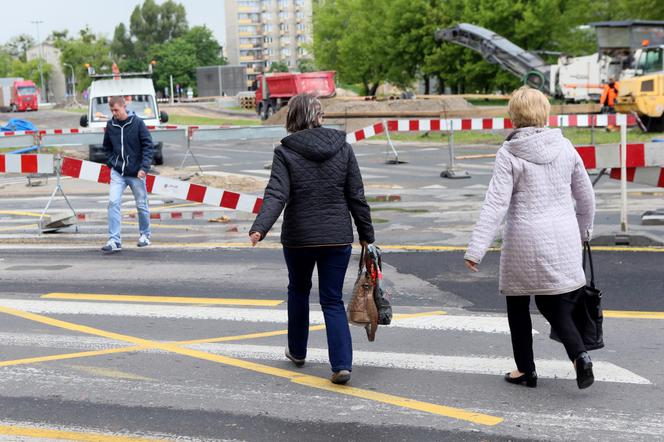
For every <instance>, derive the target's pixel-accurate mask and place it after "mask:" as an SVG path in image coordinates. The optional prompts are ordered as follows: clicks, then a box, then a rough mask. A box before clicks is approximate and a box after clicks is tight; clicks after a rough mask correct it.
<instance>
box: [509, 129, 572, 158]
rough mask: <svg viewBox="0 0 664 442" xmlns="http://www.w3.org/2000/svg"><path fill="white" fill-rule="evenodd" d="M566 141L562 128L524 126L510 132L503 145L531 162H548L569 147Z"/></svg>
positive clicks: (513, 153) (510, 151)
mask: <svg viewBox="0 0 664 442" xmlns="http://www.w3.org/2000/svg"><path fill="white" fill-rule="evenodd" d="M565 141H566V140H565V137H563V134H562V132H561V131H560V129H550V128H548V127H522V128H519V129H516V130H515V131H513V132H512V133H511V134H509V135H508V137H507V140H506V141H505V143H504V144H503V146H504V147H505V149H507V151H508V152H509V153H511V154H512V155H514V156H516V157H519V158H522V159H524V160H526V161H528V162H530V163H535V164H548V163H550V162H552V161H553V160H555V159H556V158H557V157H558V155H560V153H561V152H562V151H563V149H565V148H566V147H567V143H566V142H565Z"/></svg>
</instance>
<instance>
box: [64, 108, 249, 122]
mask: <svg viewBox="0 0 664 442" xmlns="http://www.w3.org/2000/svg"><path fill="white" fill-rule="evenodd" d="M62 110H64V111H65V112H71V113H75V114H85V113H86V112H87V109H86V108H75V107H70V108H64V109H62ZM233 110H236V109H233ZM237 110H242V109H241V108H240V107H238V108H237ZM247 114H248V115H254V114H255V113H254V112H247ZM167 124H181V125H185V126H205V125H210V126H258V125H260V124H261V122H260V120H257V119H248V118H213V117H197V116H191V115H178V114H171V113H169V114H168V123H167Z"/></svg>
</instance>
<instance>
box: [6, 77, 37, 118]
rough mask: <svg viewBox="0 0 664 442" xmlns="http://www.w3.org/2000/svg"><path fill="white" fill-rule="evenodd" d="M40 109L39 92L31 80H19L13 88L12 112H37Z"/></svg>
mask: <svg viewBox="0 0 664 442" xmlns="http://www.w3.org/2000/svg"><path fill="white" fill-rule="evenodd" d="M38 109H39V92H38V90H37V85H35V83H33V82H32V81H31V80H17V81H15V82H14V85H13V87H12V99H11V110H12V112H27V111H36V110H38Z"/></svg>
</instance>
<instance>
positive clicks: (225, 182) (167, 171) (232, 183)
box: [154, 166, 266, 193]
mask: <svg viewBox="0 0 664 442" xmlns="http://www.w3.org/2000/svg"><path fill="white" fill-rule="evenodd" d="M197 169H198V168H197V167H196V166H188V167H185V168H184V169H175V168H173V167H166V166H157V167H155V168H154V170H155V171H156V172H157V173H158V174H159V175H160V176H163V177H168V178H174V179H177V180H181V181H189V182H191V183H194V184H200V185H202V186H209V187H216V188H218V189H224V190H230V191H232V192H241V193H258V192H262V191H263V190H265V185H266V180H261V179H258V178H254V177H251V176H247V175H236V174H231V173H226V172H205V173H203V174H201V172H199V171H198V170H197Z"/></svg>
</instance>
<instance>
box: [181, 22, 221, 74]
mask: <svg viewBox="0 0 664 442" xmlns="http://www.w3.org/2000/svg"><path fill="white" fill-rule="evenodd" d="M181 38H182V39H183V40H184V41H186V42H187V43H189V44H191V45H192V46H193V47H194V56H195V57H196V62H197V63H198V66H217V65H224V64H227V63H228V62H227V61H226V59H225V58H224V57H223V56H222V55H221V46H220V45H219V42H218V41H217V40H216V39H215V38H214V35H213V34H212V31H211V30H210V29H209V28H207V27H206V26H194V27H192V28H191V29H189V30H188V31H187V32H186V33H185V34H184V35H182V37H181Z"/></svg>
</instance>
